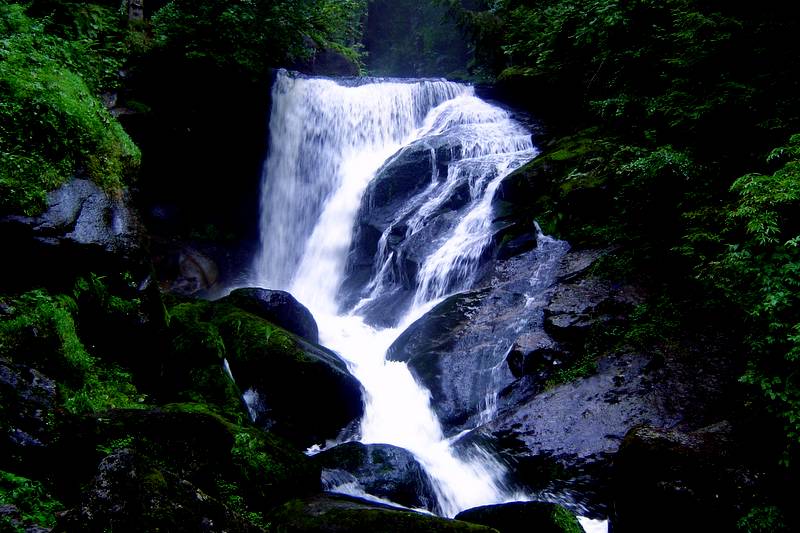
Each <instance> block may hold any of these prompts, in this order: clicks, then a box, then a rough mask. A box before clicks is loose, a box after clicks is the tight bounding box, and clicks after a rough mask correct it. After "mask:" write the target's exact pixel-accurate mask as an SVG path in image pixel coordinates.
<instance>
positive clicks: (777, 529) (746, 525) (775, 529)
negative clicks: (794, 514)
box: [736, 505, 789, 533]
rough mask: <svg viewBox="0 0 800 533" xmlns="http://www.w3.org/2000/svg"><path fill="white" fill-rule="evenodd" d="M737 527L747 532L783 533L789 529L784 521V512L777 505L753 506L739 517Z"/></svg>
mask: <svg viewBox="0 0 800 533" xmlns="http://www.w3.org/2000/svg"><path fill="white" fill-rule="evenodd" d="M736 529H737V530H739V531H746V532H747V533H781V532H787V531H789V528H788V527H787V526H786V524H785V523H784V521H783V514H782V513H781V511H780V509H778V508H777V507H775V506H771V505H770V506H758V507H753V508H752V509H750V511H749V512H748V513H747V514H746V515H745V516H743V517H742V518H740V519H739V521H738V522H737V523H736Z"/></svg>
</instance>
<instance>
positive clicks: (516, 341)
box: [388, 240, 566, 432]
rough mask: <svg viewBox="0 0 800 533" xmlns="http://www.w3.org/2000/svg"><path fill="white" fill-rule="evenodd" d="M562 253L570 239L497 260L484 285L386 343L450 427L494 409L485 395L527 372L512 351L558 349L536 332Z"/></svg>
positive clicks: (453, 429)
mask: <svg viewBox="0 0 800 533" xmlns="http://www.w3.org/2000/svg"><path fill="white" fill-rule="evenodd" d="M565 251H566V244H565V243H558V242H556V241H552V240H550V241H547V242H545V243H544V244H542V245H541V246H540V247H539V248H537V249H536V250H533V251H531V252H528V253H526V254H522V255H518V256H516V257H514V258H512V259H509V260H507V261H501V262H498V263H496V264H494V265H493V267H494V268H493V270H492V271H491V273H489V274H487V275H486V276H485V278H484V280H483V281H482V283H481V286H482V287H483V288H480V289H478V290H474V291H469V292H464V293H459V294H456V295H453V296H450V297H449V298H447V299H445V300H444V301H443V302H442V303H440V304H439V305H437V306H436V307H434V308H433V309H432V310H431V311H429V312H428V313H426V314H425V315H424V316H423V317H422V318H420V319H419V320H417V321H416V322H415V323H414V324H412V325H411V326H410V327H409V328H408V329H407V330H406V331H405V332H403V334H402V335H400V337H398V339H397V340H396V341H395V342H394V344H393V345H392V346H391V347H390V348H389V351H388V358H389V359H390V360H395V361H405V362H407V363H408V365H409V368H410V369H411V371H412V372H413V373H414V375H415V377H416V378H417V379H418V380H419V381H420V382H421V383H423V384H424V385H425V386H426V387H427V388H428V389H429V390H430V391H431V395H432V397H433V401H432V402H431V403H432V405H433V407H434V409H435V410H436V413H437V415H438V416H439V419H440V420H441V421H442V424H443V426H444V427H445V429H446V431H451V432H456V431H457V430H459V429H461V428H463V427H465V426H468V425H470V424H472V425H473V426H474V424H475V423H477V420H476V418H475V417H476V416H478V415H479V413H480V412H481V411H483V410H484V409H487V408H491V405H489V404H488V403H487V401H488V402H489V403H491V402H492V398H491V397H487V394H489V395H490V396H491V393H492V391H499V390H503V389H505V388H507V387H509V386H510V385H511V384H512V383H513V382H514V380H515V378H516V377H518V376H515V374H514V372H518V373H519V372H523V371H524V368H525V365H524V363H515V362H514V359H515V355H514V351H515V350H516V351H518V352H519V353H520V354H522V352H520V350H522V351H525V350H527V351H530V350H534V349H536V347H537V346H539V344H541V345H543V346H555V343H554V341H552V340H551V339H549V338H548V337H547V335H545V334H541V335H539V334H538V332H540V331H541V329H542V316H543V315H542V307H543V306H544V305H545V303H546V302H547V301H548V298H549V294H550V291H551V290H552V287H551V285H552V283H553V282H554V279H555V274H556V272H557V268H558V265H559V259H560V257H561V256H562V255H563V254H564V253H565ZM537 335H538V337H537V338H534V337H536V336H537ZM527 351H526V352H525V353H527ZM509 358H510V359H511V361H510V362H508V363H507V362H506V360H507V359H509ZM520 375H521V374H520Z"/></svg>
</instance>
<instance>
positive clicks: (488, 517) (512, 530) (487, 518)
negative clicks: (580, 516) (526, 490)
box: [456, 502, 583, 533]
mask: <svg viewBox="0 0 800 533" xmlns="http://www.w3.org/2000/svg"><path fill="white" fill-rule="evenodd" d="M456 520H464V521H465V522H472V523H475V524H483V525H484V526H489V527H492V528H494V529H496V530H497V531H499V532H500V533H528V532H529V531H535V532H536V533H583V528H582V527H581V525H580V524H579V523H578V520H577V519H576V518H575V515H573V514H572V513H570V512H569V511H567V510H566V509H564V508H563V507H561V506H560V505H558V504H555V503H544V502H513V503H504V504H500V505H486V506H483V507H475V508H473V509H467V510H466V511H462V512H460V513H458V514H457V515H456Z"/></svg>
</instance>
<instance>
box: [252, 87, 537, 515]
mask: <svg viewBox="0 0 800 533" xmlns="http://www.w3.org/2000/svg"><path fill="white" fill-rule="evenodd" d="M272 97H273V108H272V117H271V121H270V152H269V156H268V158H267V162H266V165H265V171H264V176H265V181H264V184H263V192H262V218H261V239H262V253H261V255H260V256H259V257H258V259H257V261H256V265H255V269H254V270H255V275H256V280H255V281H256V283H257V284H259V285H261V286H265V287H269V288H277V289H285V290H288V291H290V292H292V293H293V294H294V295H295V297H296V298H298V299H299V300H300V301H301V302H303V303H304V304H305V305H307V306H308V307H309V308H310V309H311V311H312V313H313V314H314V316H315V318H316V319H317V322H318V324H319V327H320V339H321V342H322V343H323V344H324V345H326V346H328V347H330V348H332V349H334V350H336V351H337V352H338V353H339V354H340V355H341V356H342V357H343V358H344V359H345V360H346V361H347V362H348V364H349V366H350V369H351V372H352V373H353V374H354V375H355V376H356V377H357V378H358V379H359V380H360V381H361V383H362V384H363V386H364V388H365V390H366V410H365V416H364V418H363V420H362V423H361V435H360V438H361V440H362V442H365V443H388V444H394V445H397V446H401V447H404V448H406V449H408V450H409V451H411V452H412V453H413V454H414V455H415V456H416V457H417V459H418V460H419V462H420V463H421V464H422V466H423V467H424V468H425V469H426V470H427V472H428V473H429V475H430V477H431V479H432V481H433V485H434V489H435V491H436V493H437V496H438V499H439V505H440V508H441V511H442V513H443V514H445V515H447V516H453V515H455V514H456V513H457V512H458V511H460V510H462V509H465V508H469V507H474V506H477V505H484V504H490V503H498V502H501V501H507V500H511V499H515V495H514V494H512V493H511V492H510V490H509V488H508V487H507V486H506V485H505V484H504V480H503V478H504V475H505V472H504V469H503V467H502V466H501V465H500V464H498V463H497V462H496V461H495V460H494V459H493V458H492V457H491V456H490V455H489V454H488V453H487V452H485V451H484V450H482V449H480V448H478V447H477V446H476V447H473V448H472V449H471V450H470V451H469V454H467V455H468V457H467V458H464V456H463V454H462V456H457V455H456V454H455V453H454V451H453V449H452V447H451V446H450V443H449V442H448V440H447V439H446V438H445V435H444V434H443V432H442V428H441V426H440V424H439V421H438V419H437V418H436V415H435V414H434V412H433V411H432V410H431V406H430V394H429V392H428V391H427V390H426V389H424V388H422V387H420V386H419V385H418V384H417V383H416V381H415V380H414V378H413V377H412V375H411V373H410V371H409V369H408V368H407V366H406V365H405V363H400V362H391V361H386V360H385V354H386V350H387V348H388V347H389V345H390V344H391V343H392V341H393V340H394V339H395V338H396V337H397V336H398V335H399V334H400V333H401V332H402V331H403V329H404V328H405V327H406V326H407V325H409V324H410V323H411V322H413V321H414V320H415V319H416V318H418V317H420V316H421V315H422V314H423V313H424V312H425V311H427V310H428V309H430V308H431V307H432V306H433V305H434V304H435V303H436V302H437V301H439V300H440V299H441V297H443V296H445V295H447V294H450V293H452V292H454V291H458V290H463V289H466V288H469V287H470V284H471V283H472V282H473V279H474V276H475V274H476V269H477V268H478V264H479V260H480V258H481V256H482V254H483V252H484V251H485V249H486V247H487V245H488V244H489V242H490V239H491V232H490V224H491V205H490V204H491V199H492V197H493V195H494V192H495V190H496V188H497V186H498V185H499V183H500V181H501V180H502V178H503V177H504V176H506V175H507V174H508V173H509V172H511V171H512V170H514V169H515V168H517V167H519V166H520V165H522V164H524V163H525V162H527V161H529V160H530V159H532V158H533V157H534V155H535V149H534V146H533V144H532V141H531V138H530V134H529V133H528V132H526V131H525V130H524V128H522V127H521V126H520V125H519V124H518V123H516V122H515V121H514V120H512V119H511V118H510V116H509V115H508V113H507V112H505V111H504V110H502V109H499V108H497V107H494V106H492V105H489V104H487V103H486V102H483V101H481V100H480V99H478V98H476V97H475V96H474V94H473V90H472V88H471V87H469V86H465V85H460V84H455V83H450V82H446V81H406V82H398V81H372V82H370V81H367V82H361V83H360V84H357V85H351V86H345V85H341V84H338V83H336V82H335V81H332V80H328V79H316V78H302V77H293V76H291V75H289V74H287V73H285V72H281V73H279V74H278V78H277V81H276V83H275V85H274V87H273V94H272ZM444 137H446V138H447V139H448V143H449V146H451V147H456V148H451V149H450V155H449V156H448V157H450V159H452V161H450V162H449V165H448V167H447V172H446V176H445V175H443V173H441V172H439V170H438V169H439V166H438V165H437V161H436V158H437V153H438V152H437V149H438V148H439V147H440V146H441V143H439V141H441V139H442V138H444ZM420 143H422V144H421V146H422V150H423V151H424V152H425V153H427V152H428V151H429V152H430V155H431V159H432V168H430V173H431V179H430V182H429V183H427V185H425V186H424V187H422V188H421V189H420V190H419V191H417V192H416V193H415V194H413V195H412V197H411V198H410V199H409V201H408V202H406V203H405V205H404V206H402V207H401V208H399V209H398V211H397V213H396V220H395V221H393V222H390V223H389V225H388V226H389V227H388V228H387V229H386V231H384V232H383V233H384V234H383V235H382V236H381V238H380V241H379V243H378V248H377V251H376V253H375V257H374V267H373V269H372V273H371V277H370V279H369V280H368V283H367V284H366V286H365V287H364V290H363V291H362V293H361V304H363V303H364V302H365V301H369V300H371V299H374V298H378V297H380V296H381V294H382V291H385V290H387V287H388V286H390V285H392V283H394V281H393V279H392V275H391V273H392V272H393V271H394V270H395V266H396V265H394V264H393V262H396V261H398V259H399V258H398V254H399V252H396V251H391V250H389V246H388V241H389V239H390V234H389V233H390V232H391V231H392V230H395V231H396V228H397V227H400V226H401V224H400V221H401V219H402V221H403V223H402V228H403V232H404V236H405V237H406V238H411V237H413V236H414V235H416V234H417V233H418V232H422V231H423V228H425V226H426V223H427V221H428V220H429V219H432V218H433V217H434V216H437V213H438V214H441V212H442V210H443V209H444V206H445V205H447V203H448V202H450V200H448V199H449V198H450V197H451V194H452V193H453V191H455V190H456V189H457V188H459V187H461V188H462V189H463V188H466V190H468V194H467V198H466V200H464V201H463V202H461V203H460V204H459V205H456V206H455V207H454V208H453V209H451V210H452V212H453V213H455V216H452V217H451V218H453V219H454V222H453V223H452V224H450V226H449V227H447V228H446V231H444V232H443V233H442V234H441V235H438V236H435V237H431V238H430V239H429V240H430V241H431V242H430V243H428V244H429V245H430V246H431V251H430V253H428V254H427V256H426V257H425V258H424V260H422V263H421V265H420V268H419V271H418V273H417V276H416V280H414V294H413V298H411V299H410V302H412V303H411V304H410V305H406V306H405V307H403V306H399V307H398V308H397V309H395V310H394V311H395V313H396V317H395V320H394V323H395V324H397V325H396V326H395V327H390V328H383V329H381V328H376V327H372V326H370V325H368V324H367V323H366V322H365V320H364V317H363V316H362V314H361V312H360V310H361V306H355V308H354V309H353V310H352V311H350V312H344V313H343V312H340V304H339V303H338V302H337V292H338V291H339V288H340V285H341V283H342V279H343V277H344V271H345V266H346V263H347V254H348V250H349V248H350V245H351V240H352V233H353V231H352V230H353V227H354V222H355V217H356V214H357V212H358V210H359V205H360V203H361V200H362V196H363V195H364V192H365V190H366V189H367V186H368V185H369V183H370V181H371V180H372V179H373V178H374V177H375V175H376V172H377V171H378V169H379V167H380V166H381V164H382V163H384V162H385V161H386V160H387V159H389V157H390V156H391V155H392V154H394V153H395V152H397V151H398V150H399V149H401V148H403V147H409V146H412V145H419V144H420ZM437 143H439V144H437ZM456 152H457V153H456ZM450 203H451V204H452V202H450ZM455 219H457V220H455ZM517 496H518V495H517Z"/></svg>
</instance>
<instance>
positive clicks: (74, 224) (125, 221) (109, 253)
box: [0, 179, 149, 287]
mask: <svg viewBox="0 0 800 533" xmlns="http://www.w3.org/2000/svg"><path fill="white" fill-rule="evenodd" d="M0 231H1V232H2V233H3V235H4V240H5V245H6V247H7V249H8V250H14V261H3V262H0V273H1V274H2V276H3V279H4V280H6V284H7V285H9V286H23V287H26V286H30V285H31V284H33V283H41V280H42V279H48V280H50V282H51V283H53V284H59V283H60V284H66V283H69V282H71V281H72V279H74V277H75V275H77V274H81V273H84V272H88V271H93V272H96V273H98V274H105V273H113V274H116V273H119V272H123V271H132V273H133V275H134V277H135V278H136V279H143V278H144V277H145V275H146V274H147V272H148V271H149V265H148V261H147V259H146V257H145V253H144V245H143V242H144V241H143V239H144V229H143V227H142V226H141V224H140V222H139V219H138V217H137V215H136V214H135V213H134V211H133V210H132V209H131V207H130V206H129V199H128V196H127V193H120V194H113V195H112V194H110V193H107V192H105V191H103V190H102V189H100V188H99V187H98V186H97V185H95V184H94V183H92V182H91V181H89V180H85V179H73V180H72V181H69V182H67V183H65V184H64V185H62V186H61V187H60V188H58V189H57V190H55V191H53V192H51V193H49V195H48V207H47V209H46V210H45V212H44V213H43V214H41V215H39V216H34V217H26V216H16V215H14V216H5V217H2V218H0Z"/></svg>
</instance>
